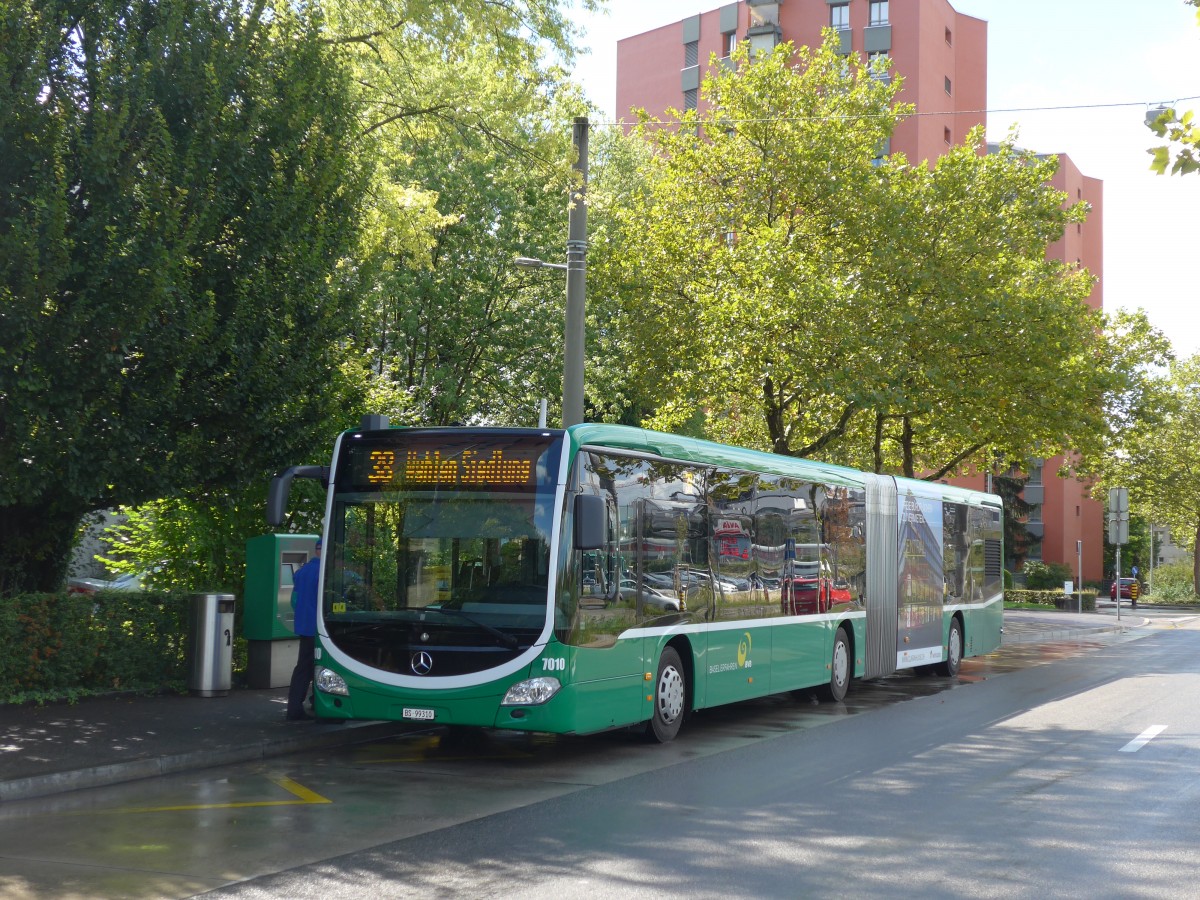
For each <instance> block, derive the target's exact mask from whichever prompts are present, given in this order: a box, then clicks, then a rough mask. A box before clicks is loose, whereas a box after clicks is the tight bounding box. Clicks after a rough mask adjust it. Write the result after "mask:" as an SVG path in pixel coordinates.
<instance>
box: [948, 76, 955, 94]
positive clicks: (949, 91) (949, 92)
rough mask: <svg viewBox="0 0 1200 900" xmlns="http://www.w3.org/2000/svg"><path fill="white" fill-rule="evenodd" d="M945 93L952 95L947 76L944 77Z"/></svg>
mask: <svg viewBox="0 0 1200 900" xmlns="http://www.w3.org/2000/svg"><path fill="white" fill-rule="evenodd" d="M946 93H947V94H948V95H949V96H954V92H953V91H951V90H950V79H949V78H947V79H946Z"/></svg>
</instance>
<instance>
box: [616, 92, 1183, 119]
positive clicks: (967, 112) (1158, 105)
mask: <svg viewBox="0 0 1200 900" xmlns="http://www.w3.org/2000/svg"><path fill="white" fill-rule="evenodd" d="M1192 100H1200V96H1195V97H1180V98H1178V99H1175V100H1156V101H1149V102H1148V101H1145V100H1132V101H1129V102H1127V103H1076V104H1066V105H1061V106H1013V107H1007V108H999V109H946V110H940V111H937V112H913V113H909V115H908V118H916V117H918V116H986V115H993V114H995V115H1000V114H1002V113H1022V112H1062V111H1066V110H1073V109H1118V108H1121V107H1129V106H1141V107H1143V108H1145V109H1165V108H1167V107H1171V106H1178V105H1179V104H1181V103H1189V102H1191V101H1192ZM851 118H862V117H861V116H767V117H765V118H759V119H722V120H721V121H722V123H728V124H730V125H737V124H742V123H745V124H753V123H761V122H811V121H814V120H825V121H832V120H837V119H851ZM633 124H636V123H634V122H596V123H595V125H597V126H608V125H633ZM647 124H649V125H678V124H679V122H678V120H675V121H671V122H649V123H647Z"/></svg>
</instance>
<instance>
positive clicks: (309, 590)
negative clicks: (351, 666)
mask: <svg viewBox="0 0 1200 900" xmlns="http://www.w3.org/2000/svg"><path fill="white" fill-rule="evenodd" d="M320 586H321V539H320V538H317V546H316V547H315V548H314V550H313V557H312V559H310V560H309V561H308V562H306V563H305V564H304V565H302V566H301V567H300V568H299V569H297V570H296V574H295V575H293V576H292V610H293V611H294V612H295V614H296V616H295V621H294V623H293V624H292V631H294V632H296V636H297V637H299V638H300V655H299V656H297V657H296V668H294V669H292V683H291V687H290V688H289V689H288V708H287V717H288V721H291V722H297V721H300V720H302V719H311V718H312V716H310V715H309V714H308V713H307V712H305V711H304V700H305V698H306V697H307V696H308V688H309V685H311V684H312V680H313V669H314V668H315V660H314V655H313V654H314V651H315V649H316V634H317V594H318V592H319V590H318V589H319V588H320Z"/></svg>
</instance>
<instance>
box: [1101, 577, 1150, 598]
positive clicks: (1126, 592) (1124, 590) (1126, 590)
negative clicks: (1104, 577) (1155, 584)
mask: <svg viewBox="0 0 1200 900" xmlns="http://www.w3.org/2000/svg"><path fill="white" fill-rule="evenodd" d="M1135 584H1136V585H1137V586H1138V588H1137V594H1136V595H1135V594H1134V591H1133V586H1134V585H1135ZM1108 596H1109V597H1110V598H1111V599H1113V600H1116V599H1117V583H1116V582H1115V581H1114V582H1113V583H1112V586H1111V587H1110V588H1109V589H1108ZM1141 596H1142V586H1141V584H1140V583H1139V582H1138V580H1137V579H1136V578H1122V579H1121V599H1122V600H1136V599H1138V597H1141Z"/></svg>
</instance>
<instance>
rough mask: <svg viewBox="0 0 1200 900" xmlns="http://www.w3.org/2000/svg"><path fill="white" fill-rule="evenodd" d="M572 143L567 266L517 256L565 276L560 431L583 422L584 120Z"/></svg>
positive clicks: (520, 263) (576, 128)
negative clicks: (576, 180)
mask: <svg viewBox="0 0 1200 900" xmlns="http://www.w3.org/2000/svg"><path fill="white" fill-rule="evenodd" d="M573 139H574V143H575V150H576V157H575V171H576V172H578V173H579V183H578V184H577V185H574V186H573V187H572V189H571V194H570V199H569V200H568V202H567V262H566V265H563V264H562V263H552V262H545V261H543V260H540V259H533V258H532V257H528V256H518V257H517V258H516V259H515V260H514V263H515V264H516V265H518V266H520V267H521V268H523V269H559V270H562V271H565V272H566V273H567V314H566V321H565V323H564V324H563V399H562V420H563V421H562V424H563V428H567V427H568V426H571V425H577V424H579V423H580V422H582V421H583V354H584V327H583V326H584V318H583V315H584V306H585V301H586V298H587V161H588V119H587V116H576V117H575V125H574V133H573Z"/></svg>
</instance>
